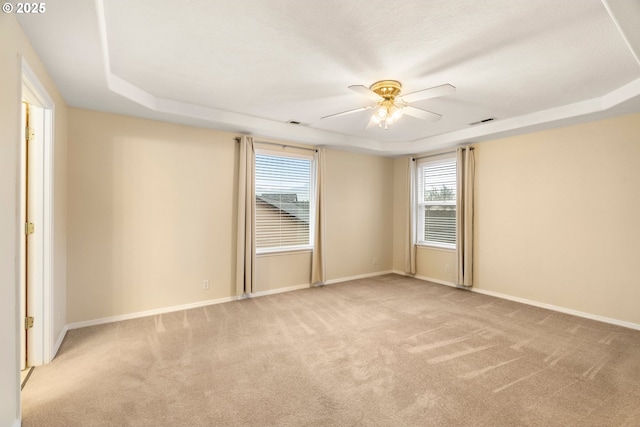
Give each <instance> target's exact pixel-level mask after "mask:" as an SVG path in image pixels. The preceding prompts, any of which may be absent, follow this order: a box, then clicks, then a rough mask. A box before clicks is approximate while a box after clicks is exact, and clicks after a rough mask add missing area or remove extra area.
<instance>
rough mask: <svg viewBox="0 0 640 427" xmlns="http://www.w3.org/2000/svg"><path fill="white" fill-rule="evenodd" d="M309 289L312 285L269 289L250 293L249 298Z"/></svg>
mask: <svg viewBox="0 0 640 427" xmlns="http://www.w3.org/2000/svg"><path fill="white" fill-rule="evenodd" d="M311 287H313V285H311V284H306V285H295V286H288V287H286V288H277V289H270V290H268V291H259V292H252V293H250V294H249V298H253V297H263V296H266V295H274V294H281V293H283V292H291V291H299V290H300V289H308V288H311Z"/></svg>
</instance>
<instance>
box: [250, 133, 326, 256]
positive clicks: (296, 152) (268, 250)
mask: <svg viewBox="0 0 640 427" xmlns="http://www.w3.org/2000/svg"><path fill="white" fill-rule="evenodd" d="M259 144H260V143H259V142H258V143H256V146H255V147H254V152H255V162H254V163H256V162H257V157H258V156H259V155H266V156H272V157H283V158H292V159H303V160H309V161H310V171H309V243H308V244H304V245H290V246H273V247H262V248H259V247H258V244H257V242H256V244H255V246H256V248H255V251H256V255H261V254H276V253H285V252H308V251H312V250H313V246H314V236H315V232H314V230H315V217H316V215H315V211H316V200H315V198H316V176H317V156H316V152H315V150H313V149H310V148H303V147H296V146H286V147H282V148H281V149H273V148H264V147H260V146H259ZM285 149H286V150H287V151H285ZM257 178H258V176H257V168H256V167H255V166H254V176H253V188H254V206H255V201H256V199H257V197H258V194H257V192H256V187H257ZM257 219H258V218H257V211H256V210H254V218H253V221H254V230H255V234H256V238H257V234H258V224H257Z"/></svg>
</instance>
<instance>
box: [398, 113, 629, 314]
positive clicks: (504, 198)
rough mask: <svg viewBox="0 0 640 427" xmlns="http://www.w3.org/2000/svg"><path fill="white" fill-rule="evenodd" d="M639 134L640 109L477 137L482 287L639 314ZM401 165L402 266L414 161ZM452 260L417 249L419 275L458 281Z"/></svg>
mask: <svg viewBox="0 0 640 427" xmlns="http://www.w3.org/2000/svg"><path fill="white" fill-rule="evenodd" d="M639 141H640V115H637V114H636V115H631V116H626V117H620V118H614V119H609V120H603V121H597V122H592V123H587V124H582V125H577V126H571V127H565V128H560V129H554V130H549V131H544V132H536V133H532V134H527V135H522V136H516V137H511V138H505V139H500V140H495V141H487V142H483V143H480V144H476V146H475V147H476V195H475V207H476V212H475V215H476V216H475V238H476V241H475V256H474V264H475V265H474V268H475V274H474V281H475V286H474V288H475V289H481V290H486V291H491V292H497V293H500V294H504V295H507V296H511V297H517V298H524V299H528V300H531V301H534V302H539V303H546V304H551V305H555V306H558V307H562V308H567V309H571V310H577V311H581V312H584V313H589V314H593V315H598V316H603V317H608V318H611V319H615V320H620V321H625V322H631V323H635V324H640V310H638V301H640V286H639V284H640V280H639V279H638V277H637V276H636V274H635V271H634V266H636V265H638V264H640V250H639V249H638V247H639V244H640V222H639V221H638V217H639V215H640V191H638V189H639V188H640V167H638V165H637V161H638V159H640V142H639ZM394 167H395V174H394V179H395V183H394V192H395V200H396V202H401V203H402V206H396V208H395V211H394V223H395V225H394V232H395V233H396V236H394V269H395V270H397V271H404V245H405V244H406V239H405V237H404V234H402V233H404V228H403V224H404V223H403V221H404V216H405V215H406V209H405V206H406V201H405V198H404V197H403V196H399V195H398V194H399V192H401V191H404V187H405V183H404V180H405V178H404V177H405V173H406V162H405V161H404V159H396V160H395V163H394ZM398 233H401V234H400V236H397V234H398ZM449 263H450V264H451V266H452V271H455V269H454V265H455V254H454V252H449V251H442V250H438V249H429V248H419V249H418V251H417V270H418V271H417V275H418V276H422V277H429V278H433V279H436V280H438V281H442V282H448V283H452V282H454V280H455V276H454V273H447V271H446V265H447V264H449Z"/></svg>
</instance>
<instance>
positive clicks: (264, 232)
mask: <svg viewBox="0 0 640 427" xmlns="http://www.w3.org/2000/svg"><path fill="white" fill-rule="evenodd" d="M313 171H314V160H313V156H311V155H304V154H293V153H292V154H289V153H287V154H282V153H280V152H278V153H277V154H274V153H273V152H269V151H262V150H257V151H256V161H255V191H256V210H255V221H256V249H257V250H258V252H269V251H277V250H283V249H284V250H287V249H307V248H311V246H312V244H313V242H312V239H311V235H312V234H311V232H312V226H311V225H312V224H311V221H310V220H311V219H312V215H310V212H312V209H313V198H312V195H313V191H312V187H313V186H312V183H313V179H312V172H313Z"/></svg>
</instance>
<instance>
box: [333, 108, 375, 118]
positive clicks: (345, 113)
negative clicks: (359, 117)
mask: <svg viewBox="0 0 640 427" xmlns="http://www.w3.org/2000/svg"><path fill="white" fill-rule="evenodd" d="M373 107H374V106H372V105H369V106H367V107H362V108H356V109H355V110H347V111H343V112H341V113H335V114H329V115H328V116H324V117H320V120H322V119H329V118H333V117H339V116H346V115H347V114H353V113H357V112H358V111H364V110H369V109H371V108H373Z"/></svg>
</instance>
